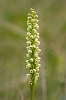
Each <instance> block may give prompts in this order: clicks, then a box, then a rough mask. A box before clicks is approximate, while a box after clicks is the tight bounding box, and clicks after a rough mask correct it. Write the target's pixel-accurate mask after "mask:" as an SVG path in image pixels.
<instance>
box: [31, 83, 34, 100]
mask: <svg viewBox="0 0 66 100" xmlns="http://www.w3.org/2000/svg"><path fill="white" fill-rule="evenodd" d="M31 100H34V82H33V84H32V86H31Z"/></svg>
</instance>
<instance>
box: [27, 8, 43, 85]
mask: <svg viewBox="0 0 66 100" xmlns="http://www.w3.org/2000/svg"><path fill="white" fill-rule="evenodd" d="M37 18H38V15H36V12H35V11H34V9H32V8H31V13H29V14H28V18H27V36H26V40H27V41H26V44H27V47H26V48H27V54H26V56H27V60H26V68H28V70H29V74H27V76H29V77H30V81H29V84H30V85H32V84H33V82H36V81H37V80H38V77H39V73H38V71H39V67H40V59H41V58H40V57H39V56H38V54H39V53H40V51H41V50H40V49H39V44H40V41H39V33H38V31H37V30H38V28H39V26H38V19H37Z"/></svg>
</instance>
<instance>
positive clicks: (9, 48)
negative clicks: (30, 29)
mask: <svg viewBox="0 0 66 100" xmlns="http://www.w3.org/2000/svg"><path fill="white" fill-rule="evenodd" d="M31 7H32V8H34V9H35V11H36V12H37V14H38V16H39V33H40V41H41V45H40V48H41V50H42V51H41V54H40V56H41V69H40V77H39V80H38V82H37V85H36V87H35V100H66V0H0V100H30V88H29V85H28V79H27V77H26V74H27V69H26V68H25V65H26V63H25V61H26V39H25V38H26V28H27V24H26V21H27V14H28V13H29V11H30V8H31Z"/></svg>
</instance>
